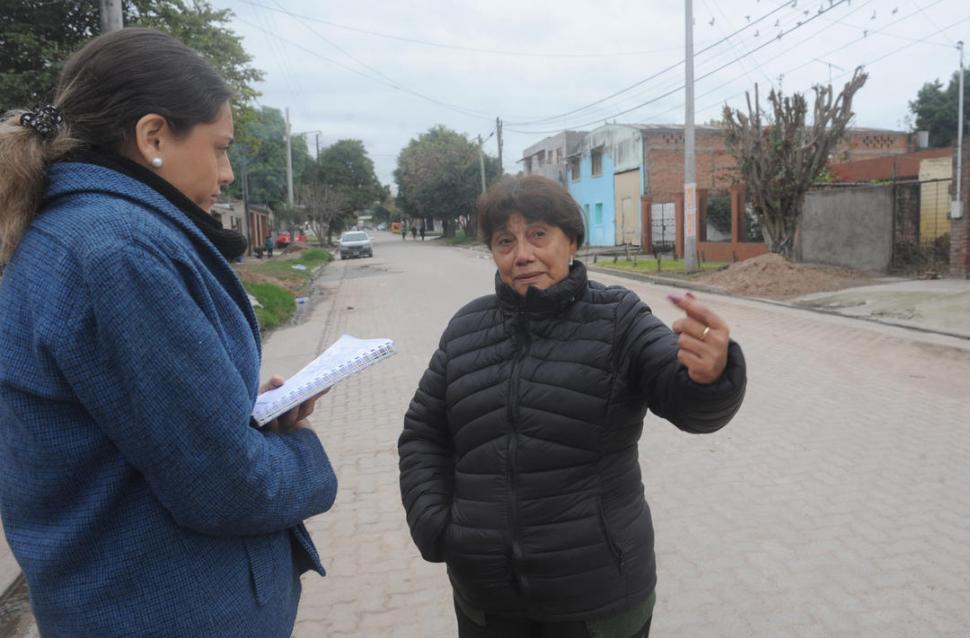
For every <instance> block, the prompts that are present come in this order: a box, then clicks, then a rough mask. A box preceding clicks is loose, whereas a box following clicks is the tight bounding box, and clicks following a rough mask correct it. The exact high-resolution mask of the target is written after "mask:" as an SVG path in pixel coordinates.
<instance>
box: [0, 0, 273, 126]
mask: <svg viewBox="0 0 970 638" xmlns="http://www.w3.org/2000/svg"><path fill="white" fill-rule="evenodd" d="M4 5H5V6H4V7H3V9H2V10H0V113H2V112H4V111H7V110H9V109H12V108H18V107H26V106H32V105H34V104H36V103H38V102H49V101H51V100H52V99H53V94H54V87H55V85H56V83H57V76H58V74H59V73H60V70H61V67H62V66H63V64H64V62H65V61H66V60H67V58H68V57H69V56H70V55H71V53H73V52H74V51H76V50H77V49H79V48H80V47H81V46H83V45H84V44H85V43H86V42H87V41H88V40H89V39H91V38H93V37H94V36H96V35H99V34H100V32H101V23H100V9H99V3H98V0H75V1H73V2H51V1H50V0H13V1H10V0H8V1H6V2H4ZM122 14H123V16H124V22H125V25H127V26H144V27H153V28H156V29H158V30H160V31H164V32H166V33H170V34H172V35H174V36H175V37H177V38H179V39H180V40H182V41H183V42H185V43H186V44H187V45H189V46H190V47H192V48H194V49H196V50H198V51H199V52H200V53H202V55H203V56H204V57H205V58H206V59H207V60H208V61H209V63H210V64H212V65H213V66H214V67H215V68H216V70H218V71H219V73H220V74H221V75H222V76H223V77H224V78H225V79H226V81H227V82H228V83H229V85H230V86H231V87H232V89H233V92H234V93H235V95H236V97H235V99H234V106H241V105H243V104H245V103H247V102H249V101H250V100H251V99H252V98H253V97H254V96H256V95H258V93H257V91H256V90H255V89H254V88H253V83H255V82H258V81H259V80H261V79H262V77H263V74H262V72H261V71H258V70H256V69H254V68H252V67H251V66H250V65H249V63H250V61H251V58H250V56H249V55H248V54H247V53H246V52H245V50H244V49H243V47H242V40H241V38H240V37H239V36H236V35H235V34H234V33H232V31H230V30H229V29H228V28H227V27H226V26H225V25H226V24H227V23H228V22H229V20H230V18H231V16H232V12H231V11H229V10H228V9H221V10H216V9H213V8H212V6H211V5H210V4H209V3H208V2H207V1H205V0H192V2H186V1H184V0H122ZM237 119H238V117H237Z"/></svg>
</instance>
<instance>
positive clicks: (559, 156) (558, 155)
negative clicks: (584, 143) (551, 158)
mask: <svg viewBox="0 0 970 638" xmlns="http://www.w3.org/2000/svg"><path fill="white" fill-rule="evenodd" d="M560 164H562V149H561V148H557V149H556V166H559V165H560Z"/></svg>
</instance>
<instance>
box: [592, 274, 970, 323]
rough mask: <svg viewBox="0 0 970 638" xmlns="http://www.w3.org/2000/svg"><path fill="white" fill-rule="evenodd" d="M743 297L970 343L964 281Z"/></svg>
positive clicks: (706, 289) (897, 282)
mask: <svg viewBox="0 0 970 638" xmlns="http://www.w3.org/2000/svg"><path fill="white" fill-rule="evenodd" d="M586 267H587V268H588V269H589V270H590V272H594V273H604V274H610V275H614V276H617V277H624V278H627V279H635V280H638V281H649V282H651V283H655V284H659V285H663V286H674V287H677V288H685V289H689V290H695V291H698V292H703V293H705V294H715V295H726V296H730V295H728V293H725V292H724V291H722V290H719V289H717V288H714V287H712V286H706V285H704V284H700V283H695V282H691V281H684V280H683V279H678V278H676V277H664V276H658V275H648V274H641V273H630V272H625V271H622V270H616V269H613V268H604V267H602V266H596V265H592V264H587V265H586ZM746 298H747V299H750V300H752V301H757V302H762V303H767V304H773V305H780V306H788V307H793V308H800V309H802V310H811V311H814V312H821V313H825V314H835V315H840V316H843V317H850V318H853V319H861V320H865V321H873V322H876V323H882V324H886V325H890V326H898V327H901V328H909V329H911V330H919V331H921V332H930V333H936V334H942V335H947V336H951V337H958V338H960V339H970V280H968V279H936V280H915V279H903V280H901V279H897V278H890V277H887V278H885V279H884V280H883V281H882V282H881V283H878V284H875V285H871V286H861V287H858V288H846V289H844V290H839V291H836V292H820V293H815V294H811V295H804V296H802V297H797V298H794V299H788V300H784V301H780V300H777V299H759V298H757V297H746Z"/></svg>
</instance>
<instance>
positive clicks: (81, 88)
mask: <svg viewBox="0 0 970 638" xmlns="http://www.w3.org/2000/svg"><path fill="white" fill-rule="evenodd" d="M230 96H231V92H230V89H229V87H228V85H227V84H226V82H225V81H224V80H223V79H222V78H221V77H219V75H218V74H217V73H216V72H215V71H214V70H213V69H212V67H211V66H209V64H208V63H207V62H205V61H204V60H203V58H202V56H201V55H200V54H198V53H197V52H196V51H194V50H192V49H190V48H188V47H187V46H185V45H183V44H182V43H181V42H179V41H178V40H176V39H175V38H173V37H171V36H169V35H165V34H162V33H160V32H158V31H154V30H150V29H140V28H127V29H121V30H118V31H113V32H110V33H107V34H104V35H101V36H99V37H97V38H95V39H93V40H91V41H90V42H89V43H88V44H87V45H85V46H84V47H83V48H82V49H81V50H80V51H78V52H77V53H75V54H74V55H73V56H72V57H71V58H70V59H69V60H68V61H67V62H66V63H65V65H64V67H63V69H62V71H61V73H60V77H59V80H58V85H57V88H56V91H55V93H54V97H53V102H52V103H51V104H46V105H42V106H38V107H33V108H31V109H30V110H27V111H23V110H15V111H11V112H10V113H8V115H7V116H6V117H5V118H4V120H3V121H2V123H0V202H2V204H0V206H2V208H0V246H2V252H0V261H3V262H8V263H7V268H6V272H5V274H4V278H3V282H2V284H0V326H3V330H2V332H0V467H2V468H3V471H2V472H0V508H2V515H3V528H4V532H5V534H6V537H7V540H8V541H9V544H10V548H11V549H12V551H13V554H14V556H15V557H16V559H17V561H18V563H19V564H20V567H21V568H22V570H23V574H24V576H25V577H26V580H27V585H28V587H29V590H30V599H31V606H32V609H33V613H34V616H35V618H36V621H37V627H38V629H39V631H40V633H41V635H44V636H121V635H125V636H149V635H152V636H163V635H164V636H225V637H238V636H259V637H264V636H278V637H284V636H287V637H288V636H290V635H291V633H292V630H293V626H294V620H295V617H296V610H297V605H298V602H299V599H300V591H301V585H300V574H301V573H303V572H305V571H307V570H315V571H317V572H318V573H320V574H323V568H322V566H321V564H320V559H319V557H318V555H317V551H316V549H315V548H314V545H313V541H312V540H311V538H310V536H309V534H308V533H307V530H306V528H305V527H304V526H303V523H302V521H303V520H304V519H306V518H308V517H310V516H313V515H315V514H319V513H321V512H324V511H326V510H328V509H329V508H330V506H331V504H332V502H333V500H334V497H335V494H336V478H335V476H334V472H333V469H332V467H331V464H330V461H329V460H328V458H327V455H326V453H325V452H324V449H323V447H322V446H321V443H320V440H319V439H318V438H317V435H316V434H315V433H314V432H313V430H312V429H310V428H309V427H305V425H306V420H305V419H306V417H307V416H308V415H309V414H310V413H312V412H313V408H314V403H315V401H316V399H317V397H314V398H313V399H310V400H308V401H307V402H306V403H304V404H302V405H301V406H299V407H297V408H294V409H293V410H291V411H290V412H288V413H286V414H285V415H283V416H282V417H280V418H278V419H277V420H276V421H274V422H272V423H270V424H268V426H267V427H265V428H263V429H257V428H256V427H254V426H253V425H252V424H253V423H254V422H253V421H252V419H251V415H252V411H253V406H254V402H255V400H256V397H257V394H258V393H260V392H263V391H265V390H266V389H267V388H269V387H276V386H279V385H281V384H282V383H283V379H282V378H281V377H278V376H277V377H273V378H272V379H271V380H270V381H269V382H268V383H267V384H265V385H263V386H262V387H260V384H259V369H260V337H259V330H258V327H257V324H256V318H255V316H254V314H253V309H252V306H251V305H250V302H249V300H248V298H247V294H246V290H245V289H244V288H243V286H242V284H241V283H240V281H239V279H238V278H237V277H236V275H235V272H234V271H233V269H232V268H231V267H230V265H229V263H228V260H232V259H234V258H236V257H237V256H239V255H241V254H243V252H245V250H246V240H245V238H244V237H243V236H242V235H241V234H239V233H238V232H237V231H233V230H230V229H223V228H222V226H221V225H220V224H219V223H218V222H216V221H215V220H214V219H213V218H212V217H211V216H210V215H209V214H208V210H209V208H210V207H211V205H212V204H213V202H214V201H215V198H216V196H217V194H218V193H219V191H220V187H221V186H224V185H226V184H229V183H230V182H231V181H232V179H233V173H232V168H231V167H230V165H229V159H228V148H229V145H230V144H231V142H232V139H233V122H232V111H231V109H230V103H229V98H230ZM318 396H319V395H318Z"/></svg>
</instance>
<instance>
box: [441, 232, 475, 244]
mask: <svg viewBox="0 0 970 638" xmlns="http://www.w3.org/2000/svg"><path fill="white" fill-rule="evenodd" d="M477 242H478V237H477V236H475V234H474V233H472V235H471V236H468V235H466V234H465V231H464V230H462V229H460V228H459V229H458V230H456V231H455V236H454V237H449V238H448V243H449V244H451V245H452V246H459V245H462V244H474V243H477Z"/></svg>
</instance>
